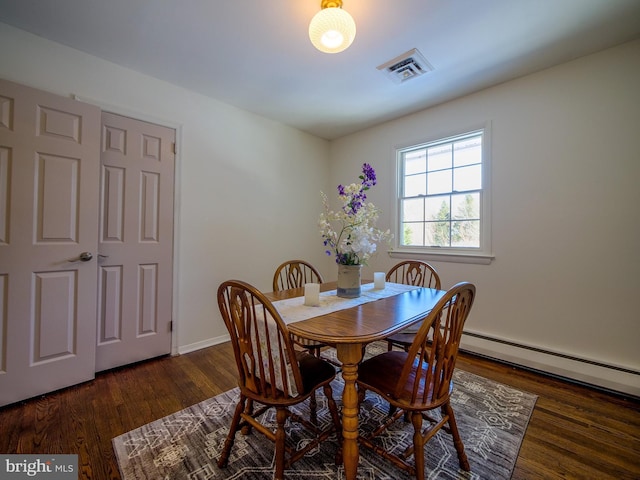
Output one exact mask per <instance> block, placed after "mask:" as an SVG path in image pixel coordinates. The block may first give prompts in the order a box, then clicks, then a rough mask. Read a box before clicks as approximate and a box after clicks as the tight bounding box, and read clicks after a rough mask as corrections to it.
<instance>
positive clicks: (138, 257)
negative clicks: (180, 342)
mask: <svg viewBox="0 0 640 480" xmlns="http://www.w3.org/2000/svg"><path fill="white" fill-rule="evenodd" d="M174 148H175V130H173V129H171V128H168V127H164V126H160V125H155V124H152V123H147V122H143V121H140V120H135V119H132V118H128V117H124V116H120V115H115V114H112V113H106V112H103V114H102V150H101V151H102V153H101V162H102V181H101V188H100V194H101V205H100V232H99V235H100V236H99V242H100V247H99V250H100V258H99V267H98V271H99V272H98V285H99V286H98V338H97V350H96V371H102V370H106V369H109V368H114V367H118V366H120V365H126V364H129V363H133V362H137V361H140V360H145V359H148V358H153V357H156V356H159V355H164V354H167V353H170V352H171V320H172V318H171V313H172V282H173V269H172V266H173V205H174V166H175V154H174Z"/></svg>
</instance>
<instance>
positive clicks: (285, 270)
mask: <svg viewBox="0 0 640 480" xmlns="http://www.w3.org/2000/svg"><path fill="white" fill-rule="evenodd" d="M323 281H324V280H323V279H322V275H321V274H320V272H319V271H318V270H317V269H316V268H315V267H314V266H313V265H311V264H310V263H308V262H305V261H304V260H288V261H286V262H284V263H282V264H281V265H280V266H278V268H276V271H275V273H274V274H273V291H274V292H279V291H281V290H290V289H292V288H302V287H304V284H305V283H322V282H323ZM291 338H292V339H293V341H294V342H295V343H296V344H297V345H299V346H301V347H302V348H304V349H305V350H309V352H310V353H311V354H312V355H315V356H316V357H320V351H321V350H322V348H323V347H325V346H326V345H325V344H324V343H321V342H316V341H315V340H309V339H306V338H302V337H298V336H297V335H292V337H291Z"/></svg>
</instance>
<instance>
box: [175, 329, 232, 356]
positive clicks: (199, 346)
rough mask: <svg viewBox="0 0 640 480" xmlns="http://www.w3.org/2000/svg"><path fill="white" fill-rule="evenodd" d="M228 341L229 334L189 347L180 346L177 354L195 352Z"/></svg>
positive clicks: (192, 344)
mask: <svg viewBox="0 0 640 480" xmlns="http://www.w3.org/2000/svg"><path fill="white" fill-rule="evenodd" d="M230 339H231V338H230V337H229V334H226V335H221V336H219V337H213V338H208V339H206V340H202V341H200V342H196V343H191V344H189V345H182V346H181V347H178V354H180V355H182V354H184V353H189V352H195V351H196V350H200V349H202V348H207V347H213V346H214V345H218V344H220V343H224V342H228V341H229V340H230Z"/></svg>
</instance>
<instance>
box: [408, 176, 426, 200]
mask: <svg viewBox="0 0 640 480" xmlns="http://www.w3.org/2000/svg"><path fill="white" fill-rule="evenodd" d="M426 177H427V175H426V174H425V173H421V174H419V175H411V176H409V177H405V179H404V195H403V196H404V197H417V196H418V195H426V194H427V184H426Z"/></svg>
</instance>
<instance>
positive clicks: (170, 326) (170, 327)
mask: <svg viewBox="0 0 640 480" xmlns="http://www.w3.org/2000/svg"><path fill="white" fill-rule="evenodd" d="M169 331H170V332H173V320H171V321H170V322H169Z"/></svg>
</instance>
